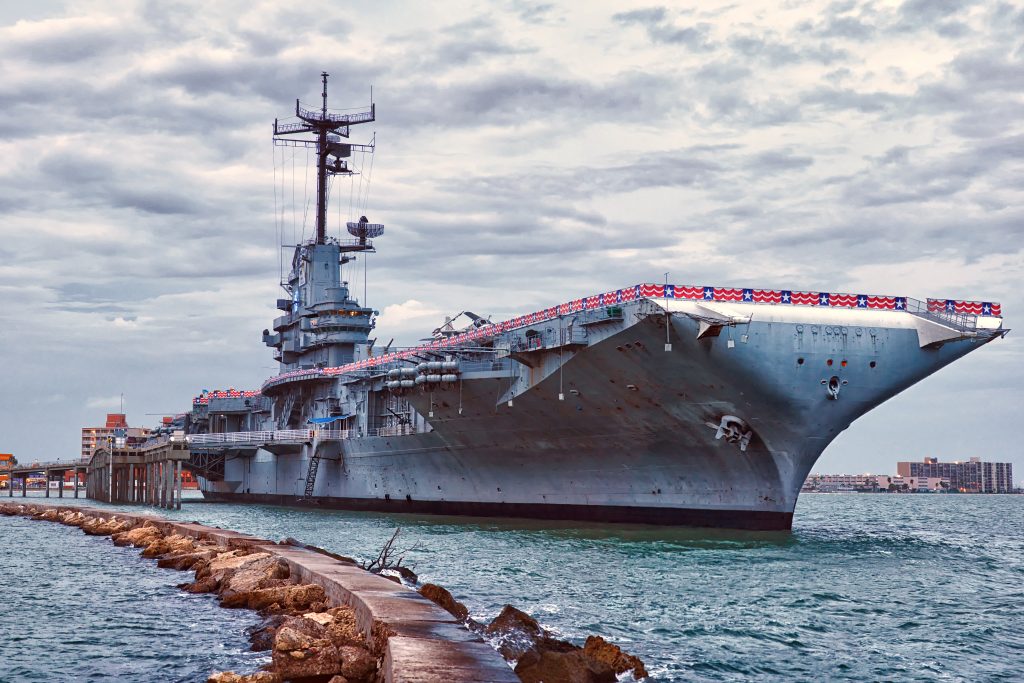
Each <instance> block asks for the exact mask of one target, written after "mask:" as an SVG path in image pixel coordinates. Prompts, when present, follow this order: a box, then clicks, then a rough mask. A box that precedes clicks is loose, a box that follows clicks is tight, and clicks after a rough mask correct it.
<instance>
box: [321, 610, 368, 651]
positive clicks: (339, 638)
mask: <svg viewBox="0 0 1024 683" xmlns="http://www.w3.org/2000/svg"><path fill="white" fill-rule="evenodd" d="M325 614H329V615H330V616H331V617H332V619H331V622H330V623H328V624H326V625H325V628H326V631H327V637H328V638H330V639H331V642H333V643H334V644H335V645H338V646H342V645H355V646H357V647H362V646H363V645H365V644H366V634H365V633H363V631H362V630H361V629H360V628H359V625H358V624H357V623H356V612H355V610H354V609H352V608H351V607H349V606H347V605H343V606H341V607H333V608H331V609H329V610H327V612H326V613H325Z"/></svg>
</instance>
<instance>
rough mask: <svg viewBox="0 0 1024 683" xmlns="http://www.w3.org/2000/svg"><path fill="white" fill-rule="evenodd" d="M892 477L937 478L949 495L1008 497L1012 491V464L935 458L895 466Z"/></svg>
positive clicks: (900, 463)
mask: <svg viewBox="0 0 1024 683" xmlns="http://www.w3.org/2000/svg"><path fill="white" fill-rule="evenodd" d="M896 474H898V475H899V476H901V477H938V478H940V479H945V480H946V481H948V482H949V490H950V491H954V492H955V491H960V492H962V493H1011V492H1012V491H1013V464H1012V463H1008V462H982V460H981V458H971V459H970V460H968V461H966V462H964V461H961V460H956V461H954V462H939V459H938V458H925V459H924V462H898V463H896Z"/></svg>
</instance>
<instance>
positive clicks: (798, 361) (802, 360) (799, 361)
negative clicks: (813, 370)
mask: <svg viewBox="0 0 1024 683" xmlns="http://www.w3.org/2000/svg"><path fill="white" fill-rule="evenodd" d="M796 364H797V365H803V364H804V359H803V358H797V359H796Z"/></svg>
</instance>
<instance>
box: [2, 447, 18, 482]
mask: <svg viewBox="0 0 1024 683" xmlns="http://www.w3.org/2000/svg"><path fill="white" fill-rule="evenodd" d="M17 464H18V461H17V460H16V459H15V457H14V454H13V453H0V489H6V488H7V487H8V486H10V485H11V472H10V470H11V468H12V467H13V466H14V465H17Z"/></svg>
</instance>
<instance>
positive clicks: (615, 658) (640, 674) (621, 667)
mask: <svg viewBox="0 0 1024 683" xmlns="http://www.w3.org/2000/svg"><path fill="white" fill-rule="evenodd" d="M583 652H584V654H586V655H587V656H588V657H590V658H591V659H596V660H597V661H599V662H604V663H605V664H607V665H608V666H609V667H611V669H612V671H614V672H615V673H616V674H621V673H625V672H626V671H632V672H633V678H635V679H637V680H640V679H641V678H647V669H646V668H644V663H643V662H642V661H640V658H639V657H635V656H633V655H631V654H627V653H625V652H623V651H622V650H621V649H620V648H619V646H618V645H613V644H612V643H609V642H608V641H607V640H605V639H604V638H602V637H601V636H590V637H589V638H587V642H586V643H584V645H583Z"/></svg>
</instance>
